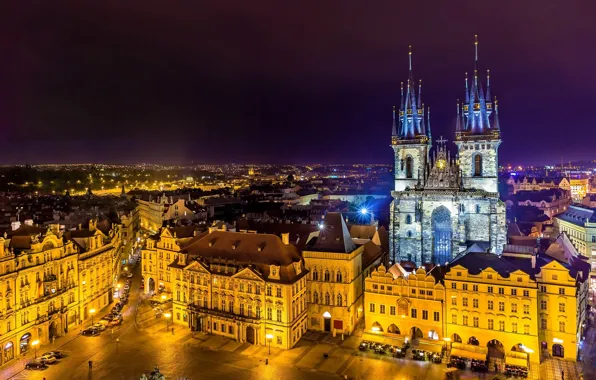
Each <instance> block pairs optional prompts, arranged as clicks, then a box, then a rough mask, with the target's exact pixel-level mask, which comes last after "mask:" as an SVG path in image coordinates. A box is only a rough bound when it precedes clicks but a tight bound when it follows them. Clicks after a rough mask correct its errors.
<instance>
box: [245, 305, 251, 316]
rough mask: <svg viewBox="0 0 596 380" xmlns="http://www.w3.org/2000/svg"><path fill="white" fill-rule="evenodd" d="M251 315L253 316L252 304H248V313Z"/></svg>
mask: <svg viewBox="0 0 596 380" xmlns="http://www.w3.org/2000/svg"><path fill="white" fill-rule="evenodd" d="M246 315H248V316H249V317H252V305H248V312H247V314H246Z"/></svg>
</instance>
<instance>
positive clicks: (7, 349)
mask: <svg viewBox="0 0 596 380" xmlns="http://www.w3.org/2000/svg"><path fill="white" fill-rule="evenodd" d="M12 359H14V344H13V343H12V342H7V343H5V344H4V346H3V347H2V364H5V363H8V362H9V361H11V360H12Z"/></svg>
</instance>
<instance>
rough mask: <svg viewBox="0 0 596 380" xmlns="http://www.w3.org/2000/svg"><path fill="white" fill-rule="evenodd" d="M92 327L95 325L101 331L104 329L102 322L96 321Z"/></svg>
mask: <svg viewBox="0 0 596 380" xmlns="http://www.w3.org/2000/svg"><path fill="white" fill-rule="evenodd" d="M93 327H95V328H96V329H98V330H99V331H103V330H105V329H106V326H105V325H104V324H103V323H99V322H97V323H96V324H94V325H93Z"/></svg>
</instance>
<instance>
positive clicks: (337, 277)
mask: <svg viewBox="0 0 596 380" xmlns="http://www.w3.org/2000/svg"><path fill="white" fill-rule="evenodd" d="M335 281H337V282H341V281H342V276H341V272H337V273H336V274H335Z"/></svg>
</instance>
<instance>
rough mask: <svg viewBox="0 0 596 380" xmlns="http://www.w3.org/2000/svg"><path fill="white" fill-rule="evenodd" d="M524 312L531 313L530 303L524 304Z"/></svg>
mask: <svg viewBox="0 0 596 380" xmlns="http://www.w3.org/2000/svg"><path fill="white" fill-rule="evenodd" d="M524 314H526V315H528V314H530V305H524Z"/></svg>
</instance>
